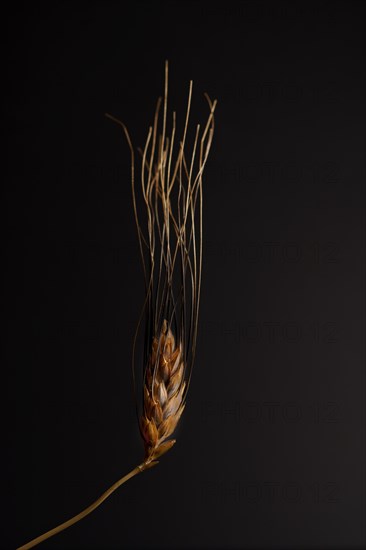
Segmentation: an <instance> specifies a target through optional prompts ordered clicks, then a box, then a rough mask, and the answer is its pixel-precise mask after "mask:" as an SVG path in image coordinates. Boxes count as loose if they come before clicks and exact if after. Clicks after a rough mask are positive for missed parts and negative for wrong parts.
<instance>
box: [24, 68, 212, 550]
mask: <svg viewBox="0 0 366 550" xmlns="http://www.w3.org/2000/svg"><path fill="white" fill-rule="evenodd" d="M205 97H206V99H207V102H208V106H209V115H208V119H207V122H206V124H205V126H204V127H203V128H202V129H201V127H200V125H198V126H197V127H196V130H195V134H194V138H193V139H192V140H191V146H190V147H189V146H188V143H187V142H188V139H189V136H188V126H189V119H190V111H191V99H192V81H191V82H190V85H189V93H188V105H187V111H186V115H185V119H184V124H183V132H182V137H181V139H180V140H178V138H177V135H176V134H177V121H176V114H175V112H173V114H172V119H171V128H170V133H169V132H168V63H167V62H166V64H165V88H164V99H163V101H162V100H161V98H160V99H159V100H158V103H157V107H156V111H155V117H154V123H153V126H152V127H150V128H149V131H148V136H147V140H146V144H145V147H144V149H143V150H140V149H139V150H138V152H139V154H140V157H141V163H140V171H139V175H138V178H137V177H136V170H135V152H134V148H133V146H132V142H131V139H130V136H129V133H128V131H127V128H126V127H125V125H124V124H123V123H122V122H121V121H120V120H118V119H116V118H115V117H113V116H111V115H109V114H107V115H106V116H107V117H108V118H110V119H111V120H113V121H114V122H116V123H117V124H118V125H119V126H121V128H122V129H123V131H124V133H125V136H126V139H127V142H128V144H129V147H130V152H131V183H132V200H133V209H134V216H135V220H136V226H137V234H138V242H139V249H140V254H141V260H142V267H143V273H144V281H145V300H144V304H143V308H142V312H141V315H140V318H139V321H138V324H137V329H136V333H135V337H134V342H133V354H132V355H133V358H132V373H133V386H134V395H135V401H136V412H137V415H138V418H139V428H140V433H141V436H142V439H143V442H144V447H145V456H144V460H143V462H142V463H141V464H139V465H138V466H137V467H136V468H134V469H133V470H132V471H131V472H130V473H129V474H127V475H126V476H124V477H123V478H121V479H120V480H119V481H117V482H116V483H115V484H114V485H113V486H112V487H110V488H109V489H108V490H107V491H106V492H105V493H104V494H103V495H102V496H101V497H100V498H99V499H98V500H97V501H96V502H94V503H93V504H92V505H91V506H89V507H88V508H86V509H85V510H84V511H83V512H81V513H80V514H78V515H77V516H75V517H73V518H72V519H70V520H68V521H66V522H65V523H62V524H61V525H59V526H58V527H55V528H54V529H52V530H51V531H48V532H47V533H45V534H43V535H41V536H40V537H38V538H36V539H34V540H32V541H31V542H29V543H28V544H25V545H24V546H21V547H20V548H19V549H18V550H26V549H28V548H32V547H33V546H35V545H37V544H39V543H40V542H42V541H44V540H46V539H47V538H49V537H51V536H53V535H55V534H56V533H59V532H60V531H63V530H64V529H66V528H67V527H69V526H71V525H73V524H74V523H76V522H78V521H79V520H80V519H82V518H83V517H85V516H86V515H88V514H89V513H90V512H92V511H93V510H95V509H96V508H97V507H98V506H99V505H100V504H101V503H102V502H103V501H104V500H105V499H106V498H108V497H109V495H110V494H112V493H113V492H114V491H115V490H116V489H117V488H118V487H120V486H121V485H122V484H123V483H125V482H126V481H127V480H128V479H130V478H131V477H133V476H135V475H136V474H138V473H140V472H142V471H144V470H146V469H148V468H151V467H152V466H155V465H156V464H158V461H157V458H159V457H160V456H161V455H163V454H164V453H166V452H167V451H168V450H169V449H170V448H171V447H172V446H173V445H174V443H175V440H174V439H170V438H171V436H172V435H173V432H174V430H175V428H176V426H177V424H178V422H179V419H180V417H181V415H182V413H183V410H184V407H185V402H186V396H187V391H188V387H189V383H190V379H191V374H192V367H193V364H194V359H195V353H196V342H197V326H198V314H199V304H200V290H201V273H202V200H203V194H202V175H203V171H204V168H205V165H206V161H207V158H208V155H209V152H210V147H211V143H212V138H213V132H214V111H215V107H216V101H214V102H211V100H210V98H209V97H208V95H207V94H205ZM161 107H162V109H161ZM161 110H162V116H161ZM188 149H189V153H188V152H187V150H188ZM137 179H139V180H140V186H139V189H138V187H137V186H136V180H137ZM140 212H142V215H141V214H140ZM142 219H143V221H142ZM141 338H142V339H143V346H142V347H143V357H142V369H141V360H138V359H136V355H137V353H136V346H137V345H138V342H139V339H141ZM138 388H140V389H139V390H138Z"/></svg>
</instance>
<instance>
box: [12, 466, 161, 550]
mask: <svg viewBox="0 0 366 550" xmlns="http://www.w3.org/2000/svg"><path fill="white" fill-rule="evenodd" d="M156 464H158V462H157V461H153V462H147V461H145V462H143V463H142V464H140V465H139V466H136V468H134V469H133V470H131V472H129V473H128V474H127V475H125V476H123V477H121V479H119V480H118V481H116V483H114V484H113V485H112V486H111V487H109V489H107V490H106V491H105V492H104V493H103V494H102V495H101V496H100V497H99V498H98V499H97V500H96V501H95V502H93V504H91V505H90V506H88V507H87V508H85V510H83V511H82V512H80V513H79V514H77V515H76V516H74V517H72V518H71V519H69V520H67V521H65V522H64V523H61V524H60V525H58V526H57V527H54V528H53V529H51V530H50V531H47V532H46V533H43V535H40V536H39V537H36V538H35V539H33V540H31V541H30V542H28V543H27V544H24V545H23V546H19V548H17V550H28V549H29V548H33V547H34V546H37V544H40V543H41V542H44V541H45V540H47V539H49V538H50V537H53V536H54V535H57V533H60V532H61V531H64V530H65V529H67V528H68V527H70V526H71V525H74V523H77V522H78V521H80V520H81V519H83V518H85V517H86V516H87V515H89V514H90V513H91V512H93V511H94V510H96V508H98V506H100V505H101V504H102V502H104V501H105V500H106V499H107V498H108V497H109V496H110V495H111V494H112V493H114V491H116V490H117V489H118V488H119V487H120V486H121V485H123V484H124V483H126V481H128V480H129V479H131V478H132V477H134V476H135V475H137V474H139V473H141V472H143V471H144V470H147V469H148V468H151V467H152V466H155V465H156Z"/></svg>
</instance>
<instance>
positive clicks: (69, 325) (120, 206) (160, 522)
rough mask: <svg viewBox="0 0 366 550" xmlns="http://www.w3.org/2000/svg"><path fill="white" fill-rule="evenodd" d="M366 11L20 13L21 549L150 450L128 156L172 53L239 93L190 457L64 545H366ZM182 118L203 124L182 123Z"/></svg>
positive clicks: (15, 282)
mask: <svg viewBox="0 0 366 550" xmlns="http://www.w3.org/2000/svg"><path fill="white" fill-rule="evenodd" d="M363 33H364V7H363V3H362V2H355V1H354V2H349V1H348V2H316V3H302V2H288V3H285V2H271V3H263V2H242V3H233V2H222V3H219V4H218V5H217V6H214V5H213V3H211V2H134V3H132V2H129V3H122V2H121V3H117V2H116V3H111V2H110V3H103V2H99V3H78V4H73V3H59V2H56V3H52V6H50V5H48V6H46V5H45V6H43V7H38V6H36V5H32V6H31V7H28V8H19V7H18V8H17V10H15V9H14V11H13V13H11V14H10V15H9V18H8V44H7V55H8V61H9V67H10V76H9V79H8V84H9V88H8V90H9V97H8V99H7V101H6V105H5V107H6V113H7V118H8V122H9V125H10V131H9V134H8V136H9V144H10V152H9V156H8V159H9V168H10V170H9V180H8V181H9V183H8V186H7V191H8V202H7V204H8V206H7V214H8V226H9V239H8V242H9V244H10V246H9V253H10V257H9V262H8V265H9V274H10V281H9V286H8V287H7V290H8V295H9V296H10V298H11V303H12V313H13V316H12V318H11V320H10V323H9V326H10V332H9V337H8V349H9V351H10V353H9V358H10V362H9V365H10V373H11V376H12V377H13V380H14V381H15V384H14V388H15V389H14V394H16V399H17V403H16V406H17V417H18V428H19V429H18V440H17V441H18V449H19V450H18V466H17V469H16V472H14V475H15V476H16V480H17V507H18V514H17V515H18V520H17V525H16V528H13V527H12V526H11V525H8V526H6V527H4V526H3V527H2V537H1V538H2V540H1V543H2V544H3V547H4V548H12V547H14V545H20V544H22V543H25V542H27V541H28V540H29V539H31V538H33V537H35V536H36V535H39V534H41V533H42V532H44V531H45V530H48V529H50V528H51V527H54V526H55V525H56V524H58V523H60V522H62V521H64V520H65V519H67V518H68V517H70V516H71V515H73V514H75V513H77V512H79V511H80V510H81V509H82V508H84V507H85V506H86V505H88V504H89V503H90V502H92V501H93V500H94V499H95V498H96V497H97V496H99V494H100V493H101V492H103V491H104V489H106V488H107V487H108V486H109V485H110V484H112V483H113V482H114V481H115V480H116V479H118V478H119V477H120V476H121V475H123V474H125V473H127V472H128V471H129V469H131V468H132V467H134V466H135V465H136V464H137V463H138V462H139V461H140V460H141V457H142V446H141V443H140V440H139V435H138V430H137V425H136V422H135V417H134V410H133V402H132V397H131V376H130V361H131V344H132V335H133V332H134V328H135V323H136V321H137V318H138V314H139V311H140V307H141V305H142V300H143V283H142V271H141V266H140V263H139V256H138V248H137V239H136V234H135V227H134V220H133V214H132V205H131V193H130V179H129V170H130V164H129V161H130V157H129V151H128V148H127V145H126V143H125V141H124V139H123V136H122V133H121V131H120V130H119V129H118V128H117V127H116V126H114V125H113V124H112V123H111V122H110V121H108V120H107V119H105V117H104V112H106V111H108V112H110V113H112V114H114V115H116V116H118V117H119V118H121V119H123V120H124V122H125V123H126V124H127V126H128V128H129V130H130V133H131V136H132V139H133V141H134V143H135V144H137V145H142V144H143V142H144V139H145V137H146V134H147V129H148V126H149V125H150V124H151V122H152V117H153V112H154V107H155V102H156V99H157V97H158V96H159V95H161V94H162V91H163V77H164V60H165V59H169V63H170V102H171V103H170V105H171V106H173V107H175V108H176V109H177V111H178V116H179V113H183V110H184V107H185V103H186V98H187V91H188V81H189V79H193V81H194V112H193V122H194V121H196V119H197V120H199V119H200V120H202V119H204V118H205V117H206V113H207V108H206V103H205V101H204V99H203V92H204V91H207V92H209V93H210V95H211V97H214V98H217V99H218V108H217V116H216V134H215V138H214V145H213V149H212V151H211V156H210V160H209V166H208V168H207V171H206V176H205V181H204V185H205V189H204V195H205V204H204V216H205V227H204V239H205V245H204V255H205V256H204V272H203V289H202V309H201V317H200V333H199V345H198V355H197V360H196V365H195V372H194V376H193V381H192V385H191V390H190V396H189V402H188V406H187V410H186V412H185V414H184V417H183V419H182V422H181V426H180V429H179V431H178V442H177V444H176V446H175V448H174V449H173V450H172V451H171V452H170V453H169V454H168V455H167V456H166V457H164V459H163V460H162V461H161V464H160V465H159V466H158V467H157V468H156V469H154V470H151V471H149V472H146V473H144V474H143V475H141V476H138V477H137V478H134V479H133V480H132V481H129V482H128V483H127V484H126V485H125V486H124V487H123V488H121V489H120V490H119V491H118V492H117V493H116V494H114V495H113V496H112V497H111V498H110V499H109V500H108V501H107V502H106V503H104V504H103V506H102V507H101V508H100V509H99V510H98V511H97V512H95V513H93V515H91V516H89V517H88V518H87V519H85V520H83V521H82V522H81V523H79V524H78V525H77V526H74V527H72V528H70V529H69V530H67V531H65V532H64V533H62V534H60V535H58V536H57V537H55V538H54V539H51V540H49V541H48V542H46V543H44V545H43V547H44V548H62V549H68V548H69V549H77V548H85V549H89V548H90V549H109V548H122V547H124V548H239V547H240V548H268V549H270V548H271V549H272V548H293V549H295V548H332V549H335V548H348V549H352V548H361V547H363V546H364V544H365V516H364V513H365V471H364V460H365V453H364V419H365V408H364V390H365V386H364V349H365V348H364V333H365V323H364V320H365V310H364V275H365V263H364V257H365V254H364V175H365V173H364V163H363V159H364V152H363V147H364V95H365V88H364V83H365V79H364V54H363ZM181 116H182V114H181Z"/></svg>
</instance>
